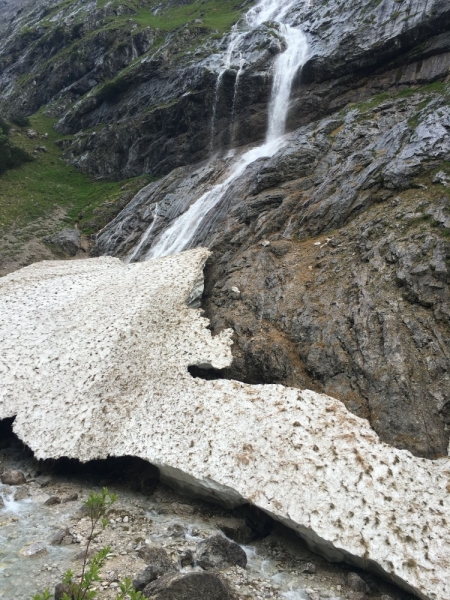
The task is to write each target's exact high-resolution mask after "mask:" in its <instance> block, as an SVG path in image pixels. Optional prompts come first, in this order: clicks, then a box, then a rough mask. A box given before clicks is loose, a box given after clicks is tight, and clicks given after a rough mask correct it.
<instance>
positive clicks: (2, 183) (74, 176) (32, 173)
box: [0, 112, 124, 228]
mask: <svg viewBox="0 0 450 600" xmlns="http://www.w3.org/2000/svg"><path fill="white" fill-rule="evenodd" d="M30 122H31V127H32V128H34V129H35V130H36V131H37V132H38V133H39V138H35V139H29V138H28V137H27V136H26V130H27V128H25V129H23V130H20V133H11V140H12V141H13V142H14V143H15V144H16V145H17V146H19V147H21V148H23V149H24V150H26V151H28V152H29V153H32V152H33V150H34V148H35V147H36V146H45V147H46V148H47V153H43V152H38V153H37V157H36V159H35V160H34V161H33V162H30V163H27V164H25V165H23V166H22V167H20V168H17V169H12V170H10V171H7V172H6V173H4V174H3V175H1V176H0V227H2V228H3V227H9V226H19V227H20V226H24V225H26V224H27V223H30V222H32V221H35V220H36V219H39V218H41V217H45V216H49V215H51V214H52V213H53V212H54V210H55V209H56V208H58V207H61V208H63V209H64V210H65V211H66V215H67V217H66V225H67V223H69V224H70V223H72V224H73V223H74V222H75V221H78V215H79V213H80V212H83V213H84V217H83V220H84V221H87V220H88V219H89V218H90V217H91V216H92V211H93V210H94V209H95V208H96V207H97V206H99V205H100V204H102V203H103V202H104V201H105V200H109V201H115V200H116V199H117V198H118V197H119V196H120V194H121V187H122V186H123V183H124V182H110V181H108V182H105V181H101V182H98V181H92V180H91V179H90V178H89V177H88V176H87V175H83V174H82V173H79V172H78V171H77V170H76V169H75V168H74V167H70V166H68V165H67V164H66V163H65V162H64V161H63V160H62V159H61V150H60V148H59V147H58V146H57V145H56V144H55V141H56V139H58V138H60V137H61V136H60V135H58V134H57V133H56V132H55V131H54V129H53V122H54V121H53V119H50V118H48V117H45V116H44V115H43V114H42V112H38V113H36V114H35V115H33V116H32V117H30ZM45 134H48V137H47V138H44V135H45ZM81 227H82V223H81Z"/></svg>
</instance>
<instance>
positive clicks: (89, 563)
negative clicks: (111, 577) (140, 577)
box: [32, 488, 144, 600]
mask: <svg viewBox="0 0 450 600" xmlns="http://www.w3.org/2000/svg"><path fill="white" fill-rule="evenodd" d="M116 500H117V496H116V495H115V494H110V493H109V491H108V489H107V488H103V490H102V492H101V493H99V494H96V493H95V492H92V493H91V494H90V495H89V498H88V499H87V500H86V502H85V503H84V506H85V508H86V512H87V515H88V518H89V521H90V526H89V535H88V538H87V542H86V548H85V552H84V557H83V566H82V569H81V576H80V580H79V582H77V581H74V577H75V575H74V573H73V572H72V571H71V570H70V569H69V570H68V571H66V573H65V575H64V577H63V582H62V583H63V586H64V592H63V595H62V600H92V599H93V598H96V597H97V591H96V590H95V589H94V586H95V583H96V582H97V581H100V569H101V568H102V567H103V566H104V564H105V562H106V559H107V557H108V554H109V553H110V551H111V548H110V547H109V546H106V547H105V548H102V549H101V550H99V552H97V553H96V554H94V556H93V557H92V558H91V559H90V560H88V557H89V549H90V547H91V544H92V542H93V541H94V540H95V539H96V538H97V537H98V536H99V535H100V534H101V533H102V531H104V529H106V527H107V526H108V523H109V520H108V518H107V517H106V513H107V511H108V509H109V508H110V507H111V506H112V504H114V502H116ZM119 589H120V593H119V594H118V595H117V596H116V600H124V598H125V597H126V598H127V599H128V598H129V599H130V600H142V599H143V598H144V596H143V595H142V593H141V592H137V591H136V590H135V589H134V587H133V585H132V582H131V579H129V578H125V579H124V580H123V581H122V582H120V583H119ZM51 598H52V594H51V593H50V591H49V590H48V589H46V590H44V591H43V592H42V594H36V595H34V596H33V598H32V600H50V599H51Z"/></svg>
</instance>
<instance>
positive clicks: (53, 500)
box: [44, 496, 61, 506]
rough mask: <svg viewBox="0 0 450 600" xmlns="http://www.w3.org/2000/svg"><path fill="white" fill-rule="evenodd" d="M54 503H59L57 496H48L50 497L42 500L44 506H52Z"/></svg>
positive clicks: (59, 499)
mask: <svg viewBox="0 0 450 600" xmlns="http://www.w3.org/2000/svg"><path fill="white" fill-rule="evenodd" d="M55 504H61V498H60V497H59V496H50V498H48V500H46V501H45V502H44V506H54V505H55Z"/></svg>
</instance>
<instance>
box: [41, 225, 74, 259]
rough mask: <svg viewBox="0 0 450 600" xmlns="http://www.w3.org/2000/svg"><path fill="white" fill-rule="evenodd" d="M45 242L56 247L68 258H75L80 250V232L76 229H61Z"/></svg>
mask: <svg viewBox="0 0 450 600" xmlns="http://www.w3.org/2000/svg"><path fill="white" fill-rule="evenodd" d="M46 241H47V242H49V243H50V244H54V245H55V246H58V247H59V248H61V250H62V251H63V252H65V253H66V254H68V255H69V256H75V255H76V254H77V252H78V250H79V249H80V248H81V232H80V231H79V230H78V229H63V231H60V232H59V233H57V234H56V235H54V236H53V237H51V238H47V240H46Z"/></svg>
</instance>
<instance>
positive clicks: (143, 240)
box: [124, 202, 159, 263]
mask: <svg viewBox="0 0 450 600" xmlns="http://www.w3.org/2000/svg"><path fill="white" fill-rule="evenodd" d="M158 208H159V204H158V202H156V204H155V206H154V209H153V210H154V212H153V221H152V222H151V223H150V225H149V227H148V228H147V230H146V231H145V232H144V234H143V235H142V237H141V241H140V242H139V244H138V245H137V246H136V248H135V249H134V250H132V251H131V253H130V255H129V256H128V257H127V258H126V259H125V260H124V262H126V263H130V262H133V261H135V260H136V259H137V258H139V254H140V252H141V250H142V248H143V247H144V246H145V244H146V242H147V241H148V240H149V239H150V237H151V235H152V233H153V229H154V228H155V224H156V220H157V218H158ZM145 258H148V257H147V256H145Z"/></svg>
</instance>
